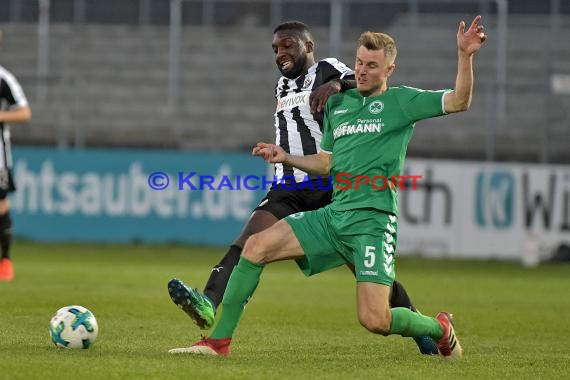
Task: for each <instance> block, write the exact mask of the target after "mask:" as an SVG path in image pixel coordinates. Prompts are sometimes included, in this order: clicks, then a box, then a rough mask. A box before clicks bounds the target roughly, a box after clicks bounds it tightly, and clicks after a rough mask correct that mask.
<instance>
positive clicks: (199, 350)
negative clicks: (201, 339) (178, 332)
mask: <svg viewBox="0 0 570 380" xmlns="http://www.w3.org/2000/svg"><path fill="white" fill-rule="evenodd" d="M168 353H169V354H194V355H210V356H221V355H220V354H218V353H217V352H216V351H214V349H213V348H211V347H208V346H192V347H182V348H173V349H172V350H168Z"/></svg>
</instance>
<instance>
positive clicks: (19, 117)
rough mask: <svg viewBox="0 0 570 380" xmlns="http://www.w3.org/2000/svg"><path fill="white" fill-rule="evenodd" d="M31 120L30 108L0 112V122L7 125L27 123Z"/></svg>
mask: <svg viewBox="0 0 570 380" xmlns="http://www.w3.org/2000/svg"><path fill="white" fill-rule="evenodd" d="M31 118H32V110H31V109H30V106H24V107H18V108H14V109H10V110H7V111H0V122H3V123H8V124H17V123H27V122H28V121H30V119H31Z"/></svg>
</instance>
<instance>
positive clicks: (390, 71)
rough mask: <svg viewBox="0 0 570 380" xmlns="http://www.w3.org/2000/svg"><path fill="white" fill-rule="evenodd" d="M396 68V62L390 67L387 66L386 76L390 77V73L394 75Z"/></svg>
mask: <svg viewBox="0 0 570 380" xmlns="http://www.w3.org/2000/svg"><path fill="white" fill-rule="evenodd" d="M395 69H396V64H395V63H391V64H389V65H388V67H386V76H387V77H389V76H390V75H392V74H393V73H394V70H395Z"/></svg>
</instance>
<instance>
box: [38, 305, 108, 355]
mask: <svg viewBox="0 0 570 380" xmlns="http://www.w3.org/2000/svg"><path fill="white" fill-rule="evenodd" d="M98 333H99V326H98V325H97V320H96V319H95V316H94V315H93V313H92V312H90V311H89V310H88V309H86V308H84V307H83V306H78V305H70V306H65V307H62V308H61V309H59V310H58V311H56V313H55V315H54V316H53V317H52V318H51V321H50V323H49V334H50V336H51V341H52V342H53V343H54V344H55V345H56V347H63V348H89V347H91V345H92V344H93V343H94V342H95V340H96V339H97V334H98Z"/></svg>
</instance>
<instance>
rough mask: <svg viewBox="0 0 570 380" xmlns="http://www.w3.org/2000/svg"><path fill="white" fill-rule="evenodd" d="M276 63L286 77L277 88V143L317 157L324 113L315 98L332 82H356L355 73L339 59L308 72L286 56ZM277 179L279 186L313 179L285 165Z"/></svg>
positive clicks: (323, 62) (277, 172) (278, 170)
mask: <svg viewBox="0 0 570 380" xmlns="http://www.w3.org/2000/svg"><path fill="white" fill-rule="evenodd" d="M285 44H287V42H285ZM274 49H276V45H275V46H274ZM305 62H306V61H305ZM276 63H277V67H278V68H279V70H280V71H281V74H282V75H283V76H282V77H281V78H280V79H279V80H278V82H277V86H276V88H275V98H276V100H277V108H276V110H275V136H276V138H275V143H276V144H277V145H279V146H281V147H282V148H283V149H285V151H286V152H288V153H291V154H298V155H308V154H316V153H317V151H318V149H319V146H320V142H321V135H322V122H323V112H322V110H319V111H318V112H314V111H315V110H311V107H310V100H311V94H313V93H316V90H317V89H318V88H319V87H320V86H321V85H323V84H325V83H328V82H330V81H346V80H354V71H352V69H350V68H349V67H348V66H346V65H345V64H344V63H342V62H340V61H339V60H337V59H336V58H326V59H323V60H321V61H319V62H316V63H314V64H313V65H312V66H310V67H309V68H308V69H307V68H305V67H302V66H301V67H298V66H300V65H302V64H303V62H298V63H297V64H293V63H291V62H290V58H288V57H287V55H285V54H284V55H277V61H276ZM305 65H306V63H305ZM300 70H302V71H301V72H300ZM338 83H340V82H338ZM339 90H340V88H339ZM337 91H338V90H337ZM337 91H334V92H337ZM275 176H276V179H277V182H279V183H281V182H288V183H289V182H297V183H300V182H303V181H304V180H306V179H307V178H310V177H309V176H308V175H307V173H305V172H303V171H301V170H299V169H297V168H292V167H291V166H283V165H282V164H277V165H275ZM313 179H314V178H313ZM321 187H322V186H321Z"/></svg>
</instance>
